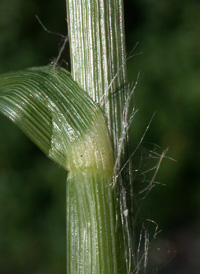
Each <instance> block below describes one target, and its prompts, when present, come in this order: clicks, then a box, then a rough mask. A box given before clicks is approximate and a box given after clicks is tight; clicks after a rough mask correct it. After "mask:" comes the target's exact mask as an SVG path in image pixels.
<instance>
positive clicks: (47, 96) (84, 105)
mask: <svg viewBox="0 0 200 274" xmlns="http://www.w3.org/2000/svg"><path fill="white" fill-rule="evenodd" d="M99 111H100V110H99V108H98V107H97V106H96V105H95V103H94V102H93V101H92V99H91V98H90V97H89V95H87V94H86V92H84V91H83V90H82V89H81V88H80V87H79V86H78V84H77V83H76V82H75V81H74V80H73V79H72V78H71V75H70V73H69V72H68V71H67V70H65V69H63V68H58V67H52V66H46V67H36V68H30V69H25V70H23V71H19V72H11V73H7V74H3V75H1V76H0V112H1V113H2V114H4V115H5V116H7V117H9V118H10V119H11V120H12V121H13V122H14V123H15V124H16V125H17V126H18V127H19V128H20V129H22V131H23V132H24V133H25V134H26V135H27V136H28V137H29V138H30V139H31V140H32V141H33V142H34V143H35V144H36V145H37V146H38V147H39V148H40V149H41V150H42V151H43V152H44V153H45V154H46V155H47V156H48V157H49V158H51V159H52V160H54V161H55V162H57V163H58V164H59V165H61V166H62V167H64V168H65V169H67V153H68V151H69V149H70V147H71V146H72V143H73V142H75V141H76V140H77V139H78V138H80V136H82V135H84V134H85V133H87V131H90V130H91V128H92V127H93V126H94V124H95V120H96V117H97V115H98V113H99Z"/></svg>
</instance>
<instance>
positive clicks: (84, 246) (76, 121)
mask: <svg viewBox="0 0 200 274" xmlns="http://www.w3.org/2000/svg"><path fill="white" fill-rule="evenodd" d="M67 16H68V28H69V40H70V53H71V74H70V73H69V72H67V71H66V70H65V69H63V68H59V67H57V66H54V65H52V66H46V67H36V68H30V69H25V70H23V71H19V72H10V73H6V74H3V75H1V76H0V112H1V113H2V114H4V115H5V116H7V117H8V118H9V119H11V120H12V121H13V122H14V123H15V124H16V125H17V126H18V127H19V128H21V129H22V131H23V132H24V133H25V134H26V135H27V136H28V137H29V138H30V139H31V140H32V141H33V142H34V143H35V144H36V145H37V146H38V147H39V148H40V149H41V150H42V151H43V152H44V153H45V154H46V155H47V156H48V157H49V158H50V159H52V160H53V161H55V162H56V163H57V164H59V165H60V166H62V167H63V168H64V169H65V170H66V171H67V173H68V174H67V183H66V184H67V195H66V196H67V237H66V246H67V273H69V274H76V273H77V274H81V273H85V274H90V273H91V274H92V273H95V274H107V273H108V274H124V273H133V269H134V257H133V224H132V209H133V207H132V201H131V199H130V198H129V197H130V194H131V193H132V183H131V165H130V161H129V153H128V142H129V140H128V129H129V126H130V121H131V118H132V116H133V115H132V114H133V113H132V112H131V111H130V98H131V96H132V93H129V87H128V85H127V76H126V51H125V37H124V36H125V35H124V15H123V1H122V0H107V1H106V0H98V1H92V0H88V1H80V0H67ZM127 193H129V196H127Z"/></svg>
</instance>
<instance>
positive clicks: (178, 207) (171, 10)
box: [0, 0, 200, 274]
mask: <svg viewBox="0 0 200 274" xmlns="http://www.w3.org/2000/svg"><path fill="white" fill-rule="evenodd" d="M199 14H200V3H199V1H194V0H193V1H180V0H173V1H172V0H170V1H167V0H165V1H164V0H160V1H157V0H126V1H125V21H126V44H127V53H130V52H131V51H132V50H133V48H134V47H135V45H136V44H137V42H139V43H138V45H137V47H136V48H135V49H134V51H133V54H135V55H136V56H134V57H133V58H132V59H130V60H129V61H128V76H129V81H130V83H134V82H135V81H136V78H137V75H138V72H140V77H139V83H138V86H137V89H136V92H135V98H134V104H135V106H136V108H137V109H138V110H139V111H138V113H137V115H136V117H135V119H134V121H133V126H132V129H131V143H132V148H134V146H136V145H137V144H138V142H140V140H141V138H142V135H143V133H144V132H145V130H146V128H147V126H148V124H149V122H150V120H151V118H152V116H153V114H154V113H155V116H154V118H153V121H152V122H151V125H150V128H149V130H148V131H147V133H146V135H145V138H144V141H143V142H142V144H141V146H140V149H139V151H138V155H137V157H139V158H137V157H135V159H133V162H134V164H135V169H136V168H137V165H138V162H141V161H140V160H141V159H142V165H141V166H140V170H141V173H140V174H139V175H138V176H137V175H136V176H135V178H136V180H135V181H136V188H137V185H140V184H142V187H141V186H138V188H143V187H145V186H147V184H148V180H150V178H151V176H152V175H153V174H152V172H147V171H148V170H149V169H150V168H151V167H153V166H154V165H156V163H158V159H159V156H156V153H160V154H161V153H162V151H163V150H165V149H167V148H168V152H167V155H166V156H167V157H168V158H173V159H175V160H176V161H173V160H170V159H168V158H166V159H164V160H163V161H162V163H161V166H160V170H159V173H158V175H157V177H156V184H155V187H154V188H153V189H152V190H151V191H150V193H149V194H148V196H147V197H146V198H145V199H142V198H143V197H144V195H143V196H142V197H140V196H138V198H137V199H138V206H137V208H136V212H137V213H139V214H138V215H137V216H138V217H137V219H136V223H137V226H136V231H137V237H136V238H137V243H136V245H138V241H139V236H140V235H141V234H142V235H143V234H144V233H145V231H146V232H147V233H148V234H149V238H150V245H149V252H148V261H149V265H148V267H147V269H146V273H159V274H199V273H200V233H199V227H200V175H199V174H200V173H199V170H200V166H199V159H198V157H199V155H200V145H199V129H200V50H199V45H200V16H199ZM35 15H38V16H39V18H40V20H41V21H42V22H43V24H44V25H45V27H46V28H47V29H48V30H50V31H51V32H58V33H60V34H62V35H66V33H67V27H66V19H65V18H66V11H65V1H60V3H59V2H58V1H55V0H49V1H47V0H43V1H39V0H29V1H24V0H9V1H8V0H0V73H3V72H7V71H11V70H18V69H23V68H25V67H31V66H41V65H46V64H49V63H51V62H52V61H53V60H55V58H56V57H57V55H58V52H59V49H60V46H61V44H62V38H61V37H60V36H58V35H55V34H50V33H47V32H46V31H45V30H44V29H43V28H42V26H41V24H39V23H38V21H37V20H36V18H35ZM68 51H69V50H68V46H67V49H66V50H65V53H64V54H63V56H62V58H61V60H60V61H62V60H65V62H64V61H63V62H60V65H63V66H64V67H67V68H70V65H69V54H68ZM155 144H156V145H155ZM152 150H153V153H152V152H151V151H152ZM150 154H151V155H150ZM152 155H153V157H152ZM155 156H156V157H155ZM144 175H145V179H144ZM65 181H66V174H65V172H64V171H63V170H62V169H61V168H59V167H58V166H56V165H55V164H54V163H52V162H51V161H50V160H48V159H47V158H46V157H45V156H44V155H43V154H42V153H41V152H40V151H39V150H38V149H37V148H36V147H35V146H34V145H33V144H32V143H31V142H30V141H29V140H28V139H27V138H26V137H25V136H24V135H23V134H22V133H21V132H20V131H19V130H18V129H17V128H16V127H15V126H14V125H13V124H12V123H11V122H10V121H9V120H8V119H6V118H4V117H3V116H1V117H0V274H11V273H15V274H18V273H19V274H23V273H25V274H26V273H34V274H36V273H37V274H39V273H41V274H44V273H45V274H55V273H65V207H66V205H65ZM140 205H142V207H140ZM157 225H158V228H157ZM160 230H162V231H161V232H159V231H160ZM157 232H159V233H158V234H157ZM154 234H157V235H154ZM154 236H156V237H154ZM144 238H145V237H144ZM146 239H147V235H146ZM141 273H143V272H141Z"/></svg>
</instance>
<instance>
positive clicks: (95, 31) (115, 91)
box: [67, 0, 127, 155]
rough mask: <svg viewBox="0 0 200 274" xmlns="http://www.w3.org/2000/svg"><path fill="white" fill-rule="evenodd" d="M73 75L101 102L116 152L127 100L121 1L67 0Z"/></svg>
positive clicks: (94, 98) (95, 99) (115, 151)
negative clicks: (123, 109) (123, 107)
mask: <svg viewBox="0 0 200 274" xmlns="http://www.w3.org/2000/svg"><path fill="white" fill-rule="evenodd" d="M67 12H68V29H69V38H70V51H71V71H72V77H73V78H74V80H75V81H76V82H78V83H79V84H80V85H81V86H82V87H83V89H84V90H85V91H87V92H88V93H89V95H90V96H91V97H92V98H93V100H94V101H96V102H97V103H100V105H101V106H102V109H103V111H104V114H105V116H106V118H107V121H108V128H109V132H110V136H111V140H112V143H113V146H114V153H115V155H116V154H117V150H118V144H119V138H120V134H121V120H122V119H121V118H122V115H123V112H122V106H123V105H124V101H125V99H126V94H125V93H126V92H127V89H126V87H125V85H126V82H127V79H126V54H125V36H124V17H123V1H122V0H98V1H96V0H95V1H94V0H87V1H86V0H67Z"/></svg>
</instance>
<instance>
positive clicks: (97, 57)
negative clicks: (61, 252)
mask: <svg viewBox="0 0 200 274" xmlns="http://www.w3.org/2000/svg"><path fill="white" fill-rule="evenodd" d="M67 17H68V33H69V40H70V53H71V73H72V77H73V79H74V80H75V81H76V82H77V83H78V84H79V85H80V86H81V87H82V88H83V89H84V90H85V91H86V92H87V93H88V94H89V95H90V97H91V98H92V99H93V100H94V101H95V102H96V103H98V104H99V105H100V107H101V109H102V111H103V114H104V117H105V119H106V123H107V128H108V132H109V136H110V140H111V147H112V150H113V158H114V165H113V172H112V174H110V177H109V179H108V178H107V179H105V172H104V169H101V171H100V172H98V171H97V170H96V171H94V172H93V173H92V174H91V173H90V172H88V170H86V171H83V170H82V173H80V174H79V176H78V177H76V176H75V177H74V176H73V178H77V181H75V179H73V183H72V182H71V179H68V182H67V188H68V189H67V192H68V200H67V202H68V205H67V206H68V213H67V224H68V231H67V239H68V240H67V246H68V248H67V250H68V256H67V265H68V269H69V272H68V273H70V274H71V273H87V274H89V273H102V274H103V273H123V274H124V273H132V270H133V244H132V238H133V237H132V231H133V229H132V227H133V226H132V223H131V222H130V220H131V218H132V217H131V210H129V209H130V208H133V207H132V204H131V203H132V202H131V199H129V198H127V193H128V195H129V197H130V196H131V195H132V184H131V182H130V178H131V176H130V175H131V173H130V170H131V168H130V165H129V164H127V165H126V168H124V169H123V171H121V168H122V167H123V165H124V163H125V162H127V159H128V157H129V156H128V152H127V151H126V148H127V144H128V107H127V105H128V104H127V100H128V97H129V95H128V87H127V75H126V51H125V34H124V15H123V0H96V1H94V0H87V1H86V0H67ZM102 138H104V137H103V136H102ZM87 146H88V145H87V144H85V149H86V150H87ZM101 149H103V147H102V148H101ZM128 162H129V161H128ZM83 174H84V175H83ZM97 174H98V176H97ZM84 176H85V177H84ZM78 178H82V179H81V181H82V184H81V186H80V182H79V180H80V179H78ZM78 185H79V187H78ZM89 186H90V187H89ZM80 189H82V190H81V192H80ZM72 197H74V198H72ZM81 197H82V198H81ZM95 197H96V198H95ZM79 199H82V202H81V203H80V200H79ZM78 201H79V203H78ZM113 201H114V202H113ZM86 205H87V206H86ZM81 206H82V208H81ZM79 210H80V212H81V216H84V218H85V219H84V222H85V229H84V228H83V227H82V226H81V227H82V228H81V229H79V225H77V223H78V221H77V219H78V218H79V217H77V218H75V216H80V213H79ZM111 211H112V212H111ZM70 212H71V213H70ZM124 212H125V214H124ZM74 214H75V215H74ZM112 216H113V217H112ZM91 218H94V221H93V222H91ZM74 220H76V221H75V223H74ZM82 223H83V222H82ZM92 223H94V224H95V225H91V224H92ZM102 224H104V225H103V226H102ZM102 229H103V230H102ZM104 234H105V237H104ZM74 235H76V237H74ZM106 235H107V236H106ZM71 237H72V238H73V241H72V240H71V241H70V239H71ZM85 239H91V240H88V242H87V241H86V242H85ZM110 239H113V241H112V242H111V241H110ZM91 243H92V244H91ZM114 243H115V244H114ZM69 245H70V246H69ZM84 245H86V246H87V247H84V248H86V250H87V253H84V255H83V253H82V252H81V249H79V248H77V247H78V246H79V247H80V246H84ZM94 246H95V248H94ZM76 252H77V254H76ZM95 254H96V255H95ZM97 254H98V255H97ZM113 254H114V255H113ZM75 257H76V258H78V259H76V260H75V259H74V258H75ZM86 258H87V259H86ZM89 258H90V259H89ZM85 260H86V261H87V264H85V265H84V264H83V262H84V261H85ZM108 261H109V262H108ZM81 262H82V263H81ZM72 264H73V271H72ZM69 265H70V266H69ZM95 267H96V268H95ZM75 269H76V271H75Z"/></svg>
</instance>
